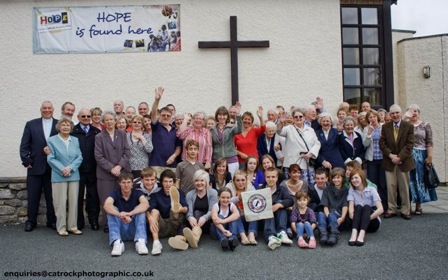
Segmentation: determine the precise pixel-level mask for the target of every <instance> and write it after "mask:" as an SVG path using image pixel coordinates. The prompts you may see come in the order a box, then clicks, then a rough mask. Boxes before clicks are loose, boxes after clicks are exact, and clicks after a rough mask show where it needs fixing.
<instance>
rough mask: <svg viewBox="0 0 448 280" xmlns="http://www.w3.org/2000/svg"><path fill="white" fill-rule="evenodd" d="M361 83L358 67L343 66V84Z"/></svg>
mask: <svg viewBox="0 0 448 280" xmlns="http://www.w3.org/2000/svg"><path fill="white" fill-rule="evenodd" d="M360 84H361V80H360V73H359V69H358V68H344V85H345V86H358V85H360Z"/></svg>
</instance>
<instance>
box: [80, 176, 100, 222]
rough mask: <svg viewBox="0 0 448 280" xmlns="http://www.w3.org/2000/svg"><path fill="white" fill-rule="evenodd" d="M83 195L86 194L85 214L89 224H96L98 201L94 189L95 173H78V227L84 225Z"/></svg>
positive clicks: (96, 192) (98, 212) (95, 188)
mask: <svg viewBox="0 0 448 280" xmlns="http://www.w3.org/2000/svg"><path fill="white" fill-rule="evenodd" d="M84 193H85V194H86V207H85V209H86V212H87V217H88V218H89V222H90V223H92V222H95V223H98V216H99V214H100V199H99V197H98V190H97V187H96V172H95V171H93V172H88V173H80V180H79V196H78V225H84V210H83V205H84Z"/></svg>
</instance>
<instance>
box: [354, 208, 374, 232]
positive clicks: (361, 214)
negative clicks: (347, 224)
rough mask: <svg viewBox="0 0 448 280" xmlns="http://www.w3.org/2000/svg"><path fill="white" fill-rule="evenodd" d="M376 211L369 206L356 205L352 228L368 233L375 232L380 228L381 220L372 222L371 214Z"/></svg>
mask: <svg viewBox="0 0 448 280" xmlns="http://www.w3.org/2000/svg"><path fill="white" fill-rule="evenodd" d="M373 212H374V211H373V209H372V207H370V206H368V205H364V206H361V205H356V206H355V211H354V213H353V221H352V228H354V229H357V230H358V231H360V230H365V231H366V232H375V231H377V230H378V229H379V228H380V220H379V219H378V218H376V219H373V220H370V214H372V213H373Z"/></svg>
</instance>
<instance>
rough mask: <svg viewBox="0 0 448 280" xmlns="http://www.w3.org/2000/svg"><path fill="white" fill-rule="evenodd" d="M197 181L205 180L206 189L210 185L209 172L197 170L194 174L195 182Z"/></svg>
mask: <svg viewBox="0 0 448 280" xmlns="http://www.w3.org/2000/svg"><path fill="white" fill-rule="evenodd" d="M196 180H204V181H205V185H206V187H208V185H209V184H210V176H209V175H208V172H207V171H205V170H203V169H199V170H196V172H195V173H194V175H193V182H194V181H196Z"/></svg>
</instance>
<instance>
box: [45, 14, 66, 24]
mask: <svg viewBox="0 0 448 280" xmlns="http://www.w3.org/2000/svg"><path fill="white" fill-rule="evenodd" d="M39 19H40V24H41V25H44V24H55V23H62V24H67V23H68V13H67V12H62V13H61V14H56V15H51V16H40V18H39Z"/></svg>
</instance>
